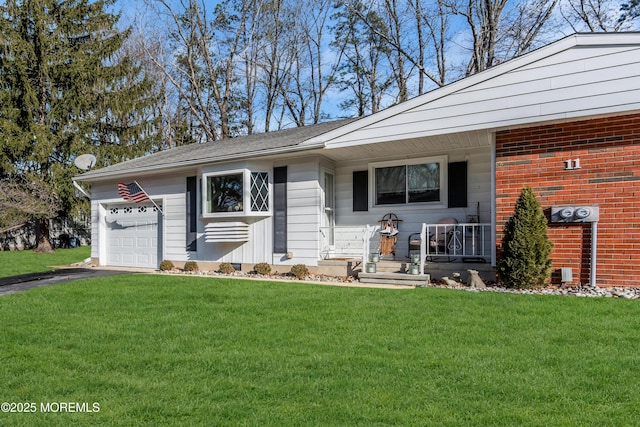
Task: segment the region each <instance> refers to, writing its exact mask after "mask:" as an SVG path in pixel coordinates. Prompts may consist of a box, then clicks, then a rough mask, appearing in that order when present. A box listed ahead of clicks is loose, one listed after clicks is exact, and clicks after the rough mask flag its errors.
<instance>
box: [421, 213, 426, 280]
mask: <svg viewBox="0 0 640 427" xmlns="http://www.w3.org/2000/svg"><path fill="white" fill-rule="evenodd" d="M426 257H427V224H425V223H422V230H420V274H424V260H425V258H426Z"/></svg>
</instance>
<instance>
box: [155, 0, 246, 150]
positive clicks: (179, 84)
mask: <svg viewBox="0 0 640 427" xmlns="http://www.w3.org/2000/svg"><path fill="white" fill-rule="evenodd" d="M149 4H150V6H152V7H155V10H156V11H157V16H158V17H160V18H162V22H163V24H164V25H166V27H167V28H168V39H169V45H170V46H171V48H172V50H173V52H174V56H173V60H172V61H171V62H166V61H163V60H161V58H159V57H158V56H157V53H155V54H154V52H153V51H151V49H148V50H147V54H148V55H149V57H150V58H151V59H152V61H154V63H155V64H156V66H158V67H159V68H160V69H161V70H162V71H163V72H164V74H165V75H166V77H167V78H168V80H169V81H170V82H171V84H172V85H173V87H174V88H175V89H176V90H177V92H178V93H179V95H180V99H181V100H182V102H184V103H185V105H186V106H187V108H188V109H189V112H190V114H191V116H192V117H193V119H194V122H195V123H194V128H197V130H198V131H199V132H201V135H202V138H205V139H208V140H216V139H224V138H229V137H231V136H233V135H235V134H237V133H243V132H245V131H246V129H244V130H243V125H242V122H241V120H239V117H240V116H241V114H242V113H241V111H243V110H242V108H243V107H245V105H244V103H243V99H246V98H243V96H242V94H241V92H240V91H239V90H237V88H236V85H237V84H238V77H237V71H238V62H239V61H240V60H241V58H242V54H243V51H244V49H245V46H244V45H243V42H245V41H246V40H247V37H246V31H245V30H246V24H247V19H248V16H249V14H250V12H252V11H254V10H255V8H254V5H255V2H254V0H237V1H230V2H223V3H219V4H218V5H216V7H215V9H214V10H213V11H209V10H208V9H207V2H206V1H205V0H181V1H179V2H173V1H168V0H150V3H149ZM145 45H146V46H148V44H145Z"/></svg>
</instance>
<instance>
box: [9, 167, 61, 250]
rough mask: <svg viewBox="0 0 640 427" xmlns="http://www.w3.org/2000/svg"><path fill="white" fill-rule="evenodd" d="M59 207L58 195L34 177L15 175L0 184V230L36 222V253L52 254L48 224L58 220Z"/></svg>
mask: <svg viewBox="0 0 640 427" xmlns="http://www.w3.org/2000/svg"><path fill="white" fill-rule="evenodd" d="M61 207H62V202H61V200H60V198H59V197H58V196H57V193H56V192H55V191H52V190H51V188H50V187H49V186H48V185H47V184H46V183H44V182H43V181H42V180H40V179H39V177H37V176H35V175H34V176H30V177H27V176H26V175H14V176H12V177H7V178H4V179H2V180H0V229H8V228H12V227H15V226H20V225H23V224H25V223H27V222H31V221H36V222H37V224H38V226H39V229H38V233H37V235H38V242H37V245H36V251H37V252H45V253H46V252H53V247H52V246H51V242H50V240H49V227H48V222H49V220H50V219H52V218H56V217H57V216H58V213H59V211H60V208H61ZM45 224H46V225H45Z"/></svg>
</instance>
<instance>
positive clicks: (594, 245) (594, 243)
mask: <svg viewBox="0 0 640 427" xmlns="http://www.w3.org/2000/svg"><path fill="white" fill-rule="evenodd" d="M597 250H598V221H593V222H592V223H591V270H590V271H591V277H590V279H591V283H590V284H591V287H592V288H595V287H596V253H597Z"/></svg>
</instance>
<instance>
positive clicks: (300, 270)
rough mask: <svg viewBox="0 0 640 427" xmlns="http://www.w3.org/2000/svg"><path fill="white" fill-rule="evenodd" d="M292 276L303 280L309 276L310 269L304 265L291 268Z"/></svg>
mask: <svg viewBox="0 0 640 427" xmlns="http://www.w3.org/2000/svg"><path fill="white" fill-rule="evenodd" d="M291 274H292V275H294V276H296V277H297V278H298V279H302V278H303V277H306V276H308V275H309V269H308V268H307V266H306V265H304V264H296V265H292V266H291Z"/></svg>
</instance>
